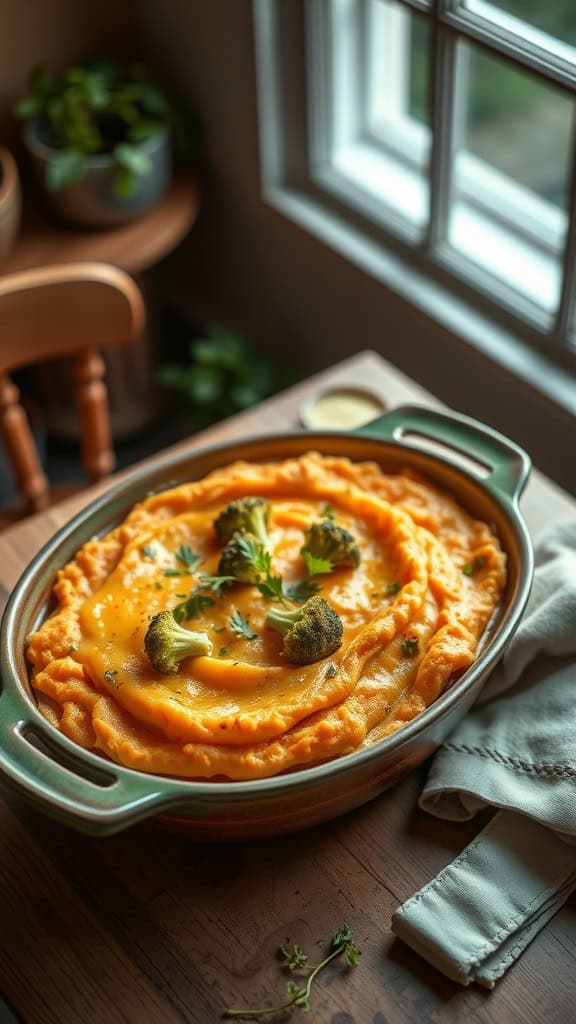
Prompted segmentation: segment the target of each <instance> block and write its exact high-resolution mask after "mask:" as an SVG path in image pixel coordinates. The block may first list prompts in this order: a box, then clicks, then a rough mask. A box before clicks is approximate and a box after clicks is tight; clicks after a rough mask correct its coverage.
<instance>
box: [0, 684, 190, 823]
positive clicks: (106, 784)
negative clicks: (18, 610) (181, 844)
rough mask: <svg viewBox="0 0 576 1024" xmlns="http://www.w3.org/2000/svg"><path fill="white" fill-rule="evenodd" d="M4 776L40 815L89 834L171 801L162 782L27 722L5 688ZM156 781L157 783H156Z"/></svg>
mask: <svg viewBox="0 0 576 1024" xmlns="http://www.w3.org/2000/svg"><path fill="white" fill-rule="evenodd" d="M0 714H1V715H2V722H3V725H2V780H3V782H6V783H8V784H9V785H10V786H11V787H12V788H13V789H15V790H16V791H17V792H19V793H20V794H22V795H25V796H26V797H27V798H28V799H29V800H31V801H32V802H33V803H34V804H35V805H36V806H37V807H38V808H39V809H40V810H42V811H43V812H44V813H49V814H50V815H51V816H52V817H54V818H56V819H57V820H59V821H62V822H64V823H65V824H67V825H73V826H74V827H75V828H77V829H80V830H81V831H83V832H87V833H90V834H92V835H106V834H110V833H113V832H117V831H119V830H120V829H124V828H126V827H127V826H129V825H133V824H135V823H136V822H138V821H141V820H142V819H143V818H147V817H149V815H150V814H152V813H153V812H154V811H156V810H158V809H159V807H160V805H162V806H165V805H166V804H167V803H170V802H171V801H170V797H169V795H168V793H167V792H166V791H167V790H168V789H169V788H170V784H169V782H167V781H166V780H160V779H158V780H156V779H152V780H151V779H150V776H139V774H138V773H137V772H131V771H129V770H128V769H125V768H122V767H120V766H118V765H116V764H112V762H108V761H103V760H101V759H100V758H99V757H96V756H95V755H93V754H90V753H88V752H87V751H85V750H82V749H81V748H80V749H78V747H76V745H75V744H73V743H72V742H71V741H69V740H67V739H66V737H61V736H58V737H57V738H56V739H55V738H53V735H52V732H51V731H48V730H46V729H44V728H43V726H42V725H41V724H37V721H36V716H34V720H33V721H31V720H30V708H29V707H28V705H27V704H26V702H25V701H24V699H23V698H21V696H20V694H19V693H18V692H15V691H13V690H9V689H8V688H7V687H4V690H3V692H2V695H1V696H0ZM156 783H157V784H156Z"/></svg>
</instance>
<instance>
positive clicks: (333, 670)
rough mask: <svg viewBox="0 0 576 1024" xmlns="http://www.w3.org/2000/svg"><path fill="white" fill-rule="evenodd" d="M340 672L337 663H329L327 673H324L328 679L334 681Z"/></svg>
mask: <svg viewBox="0 0 576 1024" xmlns="http://www.w3.org/2000/svg"><path fill="white" fill-rule="evenodd" d="M337 672H338V665H337V664H336V662H335V661H329V662H328V664H327V665H326V672H325V673H324V675H325V677H326V679H333V678H334V676H335V675H336V674H337Z"/></svg>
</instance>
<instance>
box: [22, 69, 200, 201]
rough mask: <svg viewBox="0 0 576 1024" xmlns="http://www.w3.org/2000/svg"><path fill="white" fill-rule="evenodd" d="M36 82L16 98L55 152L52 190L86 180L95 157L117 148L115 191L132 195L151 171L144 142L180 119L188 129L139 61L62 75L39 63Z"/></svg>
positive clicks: (48, 178)
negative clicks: (88, 168) (89, 166)
mask: <svg viewBox="0 0 576 1024" xmlns="http://www.w3.org/2000/svg"><path fill="white" fill-rule="evenodd" d="M29 83H30V93H29V95H27V96H25V97H23V98H22V99H21V100H19V101H18V103H16V105H15V107H14V116H15V117H17V118H18V119H19V120H29V119H30V118H36V119H37V120H38V131H39V133H40V136H41V138H42V140H43V141H44V142H45V143H46V144H47V145H48V146H50V147H51V148H52V149H54V150H55V151H56V152H55V155H54V157H53V158H52V159H51V160H50V161H49V163H48V165H47V169H46V186H47V188H48V189H49V190H51V191H53V192H54V191H58V190H59V189H63V188H66V187H67V186H69V185H73V184H74V183H75V182H76V181H79V180H80V179H81V178H82V177H83V175H84V174H85V173H86V169H87V166H88V159H89V158H90V157H91V156H93V155H95V154H98V153H111V154H112V155H113V157H114V162H115V176H114V183H115V188H116V192H117V193H118V195H120V196H129V195H131V193H132V192H133V191H134V188H135V186H136V183H137V181H138V180H139V179H140V178H142V177H145V176H146V175H147V174H149V172H150V168H151V160H150V157H149V156H148V154H147V153H146V152H145V150H144V148H143V144H144V143H145V142H146V141H147V140H148V139H150V138H152V137H153V136H154V135H156V134H157V133H158V132H159V131H160V130H164V129H166V128H168V129H170V130H171V131H172V130H174V127H175V123H176V122H177V123H178V134H179V135H182V134H183V130H182V126H181V121H182V117H181V115H176V113H175V112H174V111H173V110H172V109H171V107H170V105H169V103H168V100H167V98H166V96H165V95H164V93H163V92H162V90H161V89H159V88H158V86H157V85H156V84H155V83H154V82H153V81H152V80H151V79H150V78H149V76H148V72H147V71H146V68H144V67H143V66H142V65H140V64H134V65H131V66H130V67H128V68H121V67H119V66H118V65H116V64H115V63H114V62H113V61H109V60H94V61H90V62H88V63H86V64H84V65H78V66H75V67H71V68H68V70H67V71H64V72H63V73H62V74H51V73H50V72H49V71H47V70H46V68H44V67H42V66H38V67H36V68H34V69H33V71H32V72H31V74H30V79H29Z"/></svg>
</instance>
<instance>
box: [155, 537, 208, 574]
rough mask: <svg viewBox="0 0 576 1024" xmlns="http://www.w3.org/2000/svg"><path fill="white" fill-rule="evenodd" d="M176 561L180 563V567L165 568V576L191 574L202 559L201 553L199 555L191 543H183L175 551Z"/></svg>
mask: <svg viewBox="0 0 576 1024" xmlns="http://www.w3.org/2000/svg"><path fill="white" fill-rule="evenodd" d="M174 557H175V558H176V561H177V562H179V563H180V566H179V568H177V569H174V568H168V569H164V572H163V574H162V575H163V576H191V575H192V573H193V572H195V570H196V569H197V568H198V566H199V565H200V563H201V561H202V557H201V555H197V554H196V552H195V551H192V548H191V547H190V545H189V544H181V545H180V547H179V548H178V550H177V551H175V552H174Z"/></svg>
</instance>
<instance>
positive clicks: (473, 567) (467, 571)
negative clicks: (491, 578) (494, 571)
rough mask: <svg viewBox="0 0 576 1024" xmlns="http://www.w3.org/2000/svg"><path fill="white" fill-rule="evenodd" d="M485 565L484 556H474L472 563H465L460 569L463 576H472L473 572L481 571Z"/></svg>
mask: <svg viewBox="0 0 576 1024" xmlns="http://www.w3.org/2000/svg"><path fill="white" fill-rule="evenodd" d="M485 565H486V558H485V556H484V555H476V557H475V558H474V560H473V561H472V562H467V563H466V565H464V566H463V567H462V572H463V573H464V575H465V576H473V575H474V573H475V572H478V571H479V570H480V569H483V568H484V566H485Z"/></svg>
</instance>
